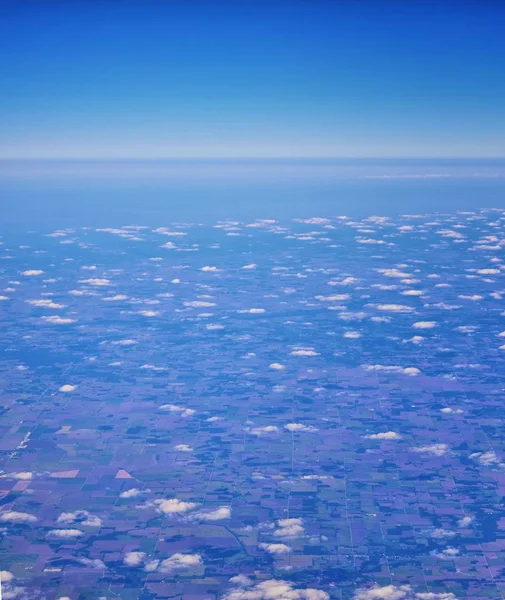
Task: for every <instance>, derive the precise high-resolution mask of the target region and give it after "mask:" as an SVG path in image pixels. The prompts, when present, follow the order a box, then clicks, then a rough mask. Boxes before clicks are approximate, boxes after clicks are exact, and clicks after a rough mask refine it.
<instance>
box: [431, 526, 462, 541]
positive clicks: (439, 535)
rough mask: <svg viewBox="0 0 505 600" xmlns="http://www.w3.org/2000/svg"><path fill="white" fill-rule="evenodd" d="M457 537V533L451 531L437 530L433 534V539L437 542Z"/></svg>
mask: <svg viewBox="0 0 505 600" xmlns="http://www.w3.org/2000/svg"><path fill="white" fill-rule="evenodd" d="M455 535H456V532H455V531H451V530H450V529H442V528H437V529H434V530H433V531H432V532H431V537H432V538H434V539H436V540H445V539H449V538H452V537H454V536H455Z"/></svg>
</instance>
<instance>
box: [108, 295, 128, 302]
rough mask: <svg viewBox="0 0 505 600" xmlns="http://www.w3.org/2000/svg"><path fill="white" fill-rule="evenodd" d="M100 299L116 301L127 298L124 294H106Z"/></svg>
mask: <svg viewBox="0 0 505 600" xmlns="http://www.w3.org/2000/svg"><path fill="white" fill-rule="evenodd" d="M102 300H103V301H104V302H117V301H120V300H128V296H126V295H125V294H115V295H114V296H106V297H105V298H102Z"/></svg>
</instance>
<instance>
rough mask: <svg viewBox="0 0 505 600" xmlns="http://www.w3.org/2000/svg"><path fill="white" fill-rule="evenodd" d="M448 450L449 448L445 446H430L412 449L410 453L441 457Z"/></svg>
mask: <svg viewBox="0 0 505 600" xmlns="http://www.w3.org/2000/svg"><path fill="white" fill-rule="evenodd" d="M448 450H449V446H448V445H447V444H431V445H427V446H417V447H416V448H412V452H418V453H419V454H430V455H431V456H443V455H444V454H446V453H447V451H448Z"/></svg>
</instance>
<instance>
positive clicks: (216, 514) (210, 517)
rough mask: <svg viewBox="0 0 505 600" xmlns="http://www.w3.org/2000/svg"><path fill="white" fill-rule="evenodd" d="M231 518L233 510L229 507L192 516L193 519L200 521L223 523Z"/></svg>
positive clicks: (200, 512)
mask: <svg viewBox="0 0 505 600" xmlns="http://www.w3.org/2000/svg"><path fill="white" fill-rule="evenodd" d="M230 517H231V509H230V508H229V507H228V506H221V507H220V508H217V509H216V510H211V511H203V510H202V511H199V512H197V513H195V514H193V515H191V519H194V520H198V521H222V520H224V519H229V518H230Z"/></svg>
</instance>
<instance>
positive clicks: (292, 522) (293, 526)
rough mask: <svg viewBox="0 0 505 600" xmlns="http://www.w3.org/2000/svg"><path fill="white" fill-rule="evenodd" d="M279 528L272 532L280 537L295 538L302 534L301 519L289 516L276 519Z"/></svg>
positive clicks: (303, 531)
mask: <svg viewBox="0 0 505 600" xmlns="http://www.w3.org/2000/svg"><path fill="white" fill-rule="evenodd" d="M277 525H278V527H279V529H276V530H275V531H274V532H273V535H274V536H276V537H280V538H296V537H300V536H302V535H304V533H305V529H304V527H303V519H300V518H291V519H280V520H279V521H277Z"/></svg>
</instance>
